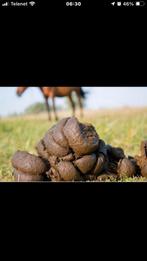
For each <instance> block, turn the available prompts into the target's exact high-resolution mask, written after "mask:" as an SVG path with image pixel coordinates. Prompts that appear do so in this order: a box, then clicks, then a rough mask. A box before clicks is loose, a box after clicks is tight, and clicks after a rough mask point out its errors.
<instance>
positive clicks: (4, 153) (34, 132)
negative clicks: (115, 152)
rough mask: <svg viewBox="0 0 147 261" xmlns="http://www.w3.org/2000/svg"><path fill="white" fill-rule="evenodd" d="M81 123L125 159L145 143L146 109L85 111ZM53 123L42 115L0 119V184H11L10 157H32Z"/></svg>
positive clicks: (135, 152) (136, 152)
mask: <svg viewBox="0 0 147 261" xmlns="http://www.w3.org/2000/svg"><path fill="white" fill-rule="evenodd" d="M61 116H63V115H60V118H61ZM83 121H84V122H85V121H86V122H90V123H92V124H93V125H94V126H95V128H96V130H97V132H98V134H99V136H100V137H101V138H102V139H104V140H105V142H107V143H109V144H112V145H113V146H121V147H122V148H123V149H124V150H125V153H126V155H132V156H135V155H136V154H140V142H141V140H145V139H147V108H142V109H129V108H125V109H121V110H116V111H115V110H107V111H106V110H99V111H95V112H92V111H86V112H85V117H84V119H83ZM54 123H55V122H51V123H49V122H48V121H47V119H46V115H45V116H44V115H43V116H42V115H39V116H28V117H26V116H24V117H22V118H20V117H16V118H6V119H0V181H12V180H13V178H12V167H11V157H12V155H13V154H14V152H15V151H16V150H27V151H29V152H30V153H36V151H35V144H36V143H37V142H38V141H39V140H40V139H41V137H43V136H44V134H45V132H46V131H47V130H48V129H49V128H50V127H51V126H52V125H53V124H54ZM124 181H127V182H130V181H134V182H136V181H144V179H143V178H140V179H138V178H134V179H126V180H124Z"/></svg>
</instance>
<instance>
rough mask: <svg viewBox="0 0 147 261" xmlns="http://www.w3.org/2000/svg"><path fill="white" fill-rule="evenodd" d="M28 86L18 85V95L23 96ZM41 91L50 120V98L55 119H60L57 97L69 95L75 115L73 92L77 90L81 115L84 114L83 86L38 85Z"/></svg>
mask: <svg viewBox="0 0 147 261" xmlns="http://www.w3.org/2000/svg"><path fill="white" fill-rule="evenodd" d="M27 88H28V87H24V86H20V87H17V91H16V93H17V95H18V96H21V95H22V94H23V93H24V91H25V90H26V89H27ZM38 88H39V89H40V91H41V92H42V94H43V97H44V99H45V104H46V108H47V111H48V116H49V120H51V115H50V106H49V101H48V98H51V99H52V103H53V110H54V114H55V119H56V120H58V116H57V113H56V106H55V97H68V99H69V101H70V103H71V106H72V110H73V115H74V114H75V103H74V101H73V98H72V93H73V92H75V93H76V95H77V98H78V101H79V105H80V109H81V116H82V115H83V103H82V98H85V92H84V91H83V89H82V87H49V86H44V87H38Z"/></svg>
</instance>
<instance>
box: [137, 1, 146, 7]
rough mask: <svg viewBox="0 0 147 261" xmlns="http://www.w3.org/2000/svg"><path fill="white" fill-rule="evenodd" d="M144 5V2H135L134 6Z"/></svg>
mask: <svg viewBox="0 0 147 261" xmlns="http://www.w3.org/2000/svg"><path fill="white" fill-rule="evenodd" d="M144 5H145V2H144V1H140V2H139V1H138V2H136V6H144Z"/></svg>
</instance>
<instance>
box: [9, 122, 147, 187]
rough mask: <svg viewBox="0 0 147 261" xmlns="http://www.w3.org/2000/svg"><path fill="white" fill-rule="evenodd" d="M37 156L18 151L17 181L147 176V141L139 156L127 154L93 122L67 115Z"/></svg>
mask: <svg viewBox="0 0 147 261" xmlns="http://www.w3.org/2000/svg"><path fill="white" fill-rule="evenodd" d="M36 150H37V154H38V156H35V155H32V154H30V153H28V152H25V151H17V152H16V153H15V154H14V156H13V158H12V166H13V175H14V179H15V181H45V180H46V181H53V182H55V181H56V182H59V181H64V182H67V181H70V182H71V181H97V182H98V181H107V180H108V181H114V180H119V179H120V180H121V179H123V178H124V177H134V176H140V175H142V176H144V177H147V141H143V142H142V143H141V146H140V150H141V155H140V156H135V157H132V156H128V157H127V156H126V155H125V152H124V150H123V149H122V148H119V147H113V146H112V145H110V144H106V143H105V141H104V140H102V139H101V138H100V137H99V134H98V133H97V132H96V130H95V128H94V126H92V125H91V124H84V123H80V122H79V121H78V119H77V118H75V117H70V118H64V119H62V120H61V121H59V122H58V123H57V124H55V125H54V126H53V127H52V128H50V129H49V130H48V131H47V132H46V133H45V135H44V137H42V138H41V139H40V141H39V142H38V143H37V145H36Z"/></svg>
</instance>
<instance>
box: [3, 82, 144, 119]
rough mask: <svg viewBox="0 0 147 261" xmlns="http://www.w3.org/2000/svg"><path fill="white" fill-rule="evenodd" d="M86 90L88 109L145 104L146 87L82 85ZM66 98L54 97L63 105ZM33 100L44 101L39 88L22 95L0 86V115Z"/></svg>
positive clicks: (27, 104) (30, 89)
mask: <svg viewBox="0 0 147 261" xmlns="http://www.w3.org/2000/svg"><path fill="white" fill-rule="evenodd" d="M83 89H84V90H85V91H88V92H89V93H88V94H87V101H86V107H87V108H90V109H102V108H116V107H124V106H129V107H133V106H134V107H141V106H147V87H83ZM64 99H66V98H56V103H57V104H58V105H62V106H65V100H64ZM35 102H44V99H43V96H42V94H41V92H40V90H39V89H38V88H36V87H31V88H28V89H27V90H26V92H25V93H24V94H23V96H22V97H17V96H16V87H2V86H1V87H0V116H7V115H9V114H13V113H21V112H23V111H24V110H25V109H26V108H27V107H28V106H29V105H31V104H32V103H35Z"/></svg>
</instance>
